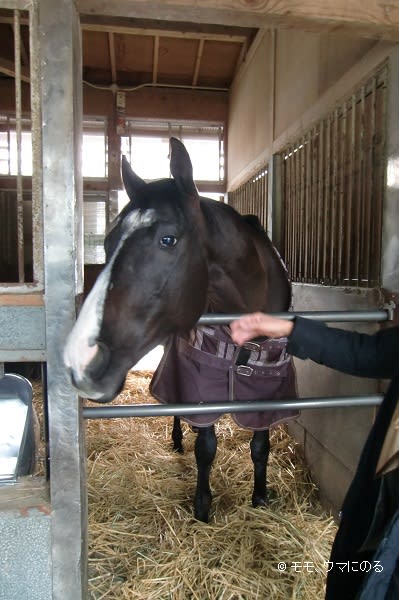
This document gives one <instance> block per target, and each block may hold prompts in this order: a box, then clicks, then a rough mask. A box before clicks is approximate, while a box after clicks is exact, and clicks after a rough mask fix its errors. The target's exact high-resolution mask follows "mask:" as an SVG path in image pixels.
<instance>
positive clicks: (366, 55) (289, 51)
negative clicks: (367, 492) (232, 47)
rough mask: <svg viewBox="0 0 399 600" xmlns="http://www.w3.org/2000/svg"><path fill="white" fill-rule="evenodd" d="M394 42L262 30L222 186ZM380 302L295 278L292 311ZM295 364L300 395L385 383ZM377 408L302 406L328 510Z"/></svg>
mask: <svg viewBox="0 0 399 600" xmlns="http://www.w3.org/2000/svg"><path fill="white" fill-rule="evenodd" d="M393 47H394V45H393V44H391V45H389V44H385V43H376V42H375V41H373V40H366V39H353V38H349V37H348V36H343V35H340V34H337V35H333V34H330V35H321V34H315V33H307V32H300V31H292V30H291V31H276V32H274V33H270V32H269V33H263V34H262V36H261V39H260V40H257V44H256V47H255V48H254V53H253V55H252V56H250V57H249V59H248V61H247V62H246V64H245V66H244V67H243V71H242V73H240V75H239V77H237V79H236V81H235V84H234V86H233V88H232V91H231V100H230V112H229V122H228V132H229V137H228V190H230V191H233V190H234V189H236V188H237V187H239V186H240V185H241V184H242V183H243V182H246V181H248V180H250V177H251V176H252V174H253V173H255V172H256V170H257V169H258V168H259V167H260V166H261V165H265V164H267V163H268V161H269V160H270V159H271V157H272V156H273V155H274V154H275V153H278V152H281V151H282V150H283V149H284V148H285V145H286V144H287V143H288V142H289V141H294V140H297V139H299V138H300V135H301V134H303V133H304V132H305V131H306V130H308V129H309V128H310V127H311V126H312V125H314V124H315V123H316V122H317V121H318V120H320V119H321V118H323V117H325V116H326V115H327V114H329V113H330V112H331V110H332V109H333V108H334V107H335V106H336V105H337V103H338V102H340V101H341V100H342V98H343V97H346V96H347V95H348V94H351V93H352V92H353V91H354V89H355V88H356V87H357V86H358V85H359V82H361V81H362V80H364V79H365V78H367V79H368V78H369V77H370V74H371V73H373V72H374V70H375V69H376V68H377V66H379V65H380V64H381V63H382V62H383V61H384V60H386V58H387V56H388V55H389V53H390V52H391V51H392V49H393ZM254 82H256V87H255V85H254ZM262 138H263V140H262ZM272 171H273V170H272ZM273 173H274V171H273V172H271V173H269V179H270V181H269V191H270V196H269V205H270V207H272V206H273V204H272V203H271V202H270V199H271V198H273V202H274V203H275V202H276V198H278V196H279V192H278V190H277V191H276V190H275V189H273V186H274V185H275V183H273V180H274V175H273ZM265 202H266V199H265ZM271 210H273V209H272V208H271ZM384 210H385V211H386V207H385V209H384ZM390 289H392V288H390ZM383 302H384V298H382V293H381V291H380V290H373V289H363V290H359V289H356V288H339V287H327V286H325V285H323V286H322V285H311V284H301V283H294V285H293V310H295V311H307V310H360V309H362V310H367V309H375V308H381V306H382V304H383ZM346 327H347V328H349V329H356V330H358V331H364V332H367V333H373V332H374V331H376V330H377V329H378V328H379V327H380V324H377V323H374V324H369V325H364V324H361V323H353V324H350V325H347V326H346ZM295 364H296V371H297V382H298V392H299V395H300V396H301V397H311V396H330V397H331V396H342V395H363V394H371V393H376V392H379V391H381V390H383V387H384V383H385V382H381V381H375V380H370V379H360V378H355V377H350V376H347V375H343V374H340V373H337V372H335V371H332V370H331V369H327V368H325V367H322V366H320V365H316V364H315V363H312V362H311V361H301V360H296V361H295ZM374 415H375V409H374V408H361V409H339V410H337V409H322V410H321V409H318V410H312V411H302V414H301V416H300V418H299V419H298V420H296V421H295V422H293V423H291V424H290V430H291V432H292V433H293V434H294V436H295V437H296V439H297V440H298V442H299V443H300V444H301V446H302V448H303V452H304V455H305V458H306V461H307V464H308V465H309V467H310V470H311V473H312V475H313V478H314V480H315V482H316V483H317V484H319V489H320V494H321V497H322V499H323V500H324V501H325V505H326V506H327V507H328V508H330V509H331V510H332V511H333V513H334V514H335V515H337V514H338V512H339V510H340V507H341V505H342V501H343V498H344V496H345V493H346V491H347V488H348V485H349V483H350V481H351V480H352V478H353V475H354V472H355V469H356V466H357V463H358V460H359V456H360V452H361V449H362V447H363V445H364V442H365V439H366V437H367V435H368V432H369V431H370V427H371V425H372V423H373V419H374Z"/></svg>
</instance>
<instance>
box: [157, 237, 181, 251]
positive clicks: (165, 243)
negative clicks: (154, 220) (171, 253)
mask: <svg viewBox="0 0 399 600" xmlns="http://www.w3.org/2000/svg"><path fill="white" fill-rule="evenodd" d="M176 244H177V237H175V236H174V235H164V236H163V237H161V239H160V240H159V245H160V246H161V247H162V248H173V246H176Z"/></svg>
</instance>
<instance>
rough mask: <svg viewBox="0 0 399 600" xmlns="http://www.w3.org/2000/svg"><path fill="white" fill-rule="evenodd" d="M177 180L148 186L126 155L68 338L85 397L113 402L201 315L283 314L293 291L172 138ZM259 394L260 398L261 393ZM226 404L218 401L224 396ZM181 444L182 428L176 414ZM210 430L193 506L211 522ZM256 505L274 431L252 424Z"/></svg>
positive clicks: (264, 246) (204, 431)
mask: <svg viewBox="0 0 399 600" xmlns="http://www.w3.org/2000/svg"><path fill="white" fill-rule="evenodd" d="M170 147H171V156H170V168H171V173H172V175H173V178H171V179H164V180H159V181H153V182H150V183H145V182H144V181H143V180H142V179H141V178H140V177H138V176H137V175H136V174H135V173H134V172H133V171H132V169H131V167H130V165H129V164H128V162H127V161H126V159H125V158H123V161H122V176H123V181H124V185H125V188H126V191H127V193H128V195H129V198H130V202H129V204H128V205H127V206H126V207H125V208H124V209H123V211H122V212H121V213H120V215H119V216H118V217H117V219H116V220H115V222H114V224H113V226H112V228H111V230H110V231H109V232H108V234H107V237H106V241H105V249H106V257H107V258H106V265H105V267H104V269H103V271H102V272H101V274H100V275H99V277H98V279H97V281H96V283H95V285H94V287H93V289H92V290H91V292H90V294H89V296H88V297H87V298H86V300H85V302H84V304H83V307H82V309H81V311H80V314H79V317H78V320H77V321H76V324H75V326H74V328H73V330H72V332H71V333H70V335H69V338H68V340H67V344H66V347H65V353H64V360H65V365H66V367H67V368H68V370H69V373H70V377H71V380H72V383H73V385H74V386H75V387H76V389H77V390H78V391H79V394H80V395H81V396H83V397H87V398H90V399H92V400H94V401H96V402H110V401H111V400H112V399H113V398H115V396H116V395H117V394H118V393H119V392H120V391H121V389H122V388H123V385H124V381H125V378H126V374H127V372H128V370H129V369H130V368H131V367H132V366H133V365H134V364H136V363H137V362H138V361H139V359H140V358H142V357H143V356H144V355H145V354H146V353H147V352H149V351H150V350H151V349H152V348H154V347H155V346H156V345H158V344H163V343H164V342H165V340H167V339H171V337H173V336H175V334H178V333H179V332H186V333H187V332H189V331H190V330H192V328H193V327H194V326H195V324H196V322H197V320H198V318H199V317H200V316H201V314H202V313H204V312H214V313H244V312H252V311H258V310H262V311H268V312H278V311H286V310H288V308H289V305H290V301H291V287H290V283H289V280H288V278H287V273H286V270H285V267H284V265H283V264H282V262H281V259H280V257H279V256H278V254H277V252H276V251H275V249H274V247H273V245H272V244H271V242H270V240H269V239H268V237H267V236H266V234H265V233H264V232H263V230H261V228H260V227H256V226H254V224H253V223H251V220H250V219H246V218H244V217H242V216H241V215H239V214H238V213H237V212H236V211H235V210H233V209H232V208H231V207H230V206H228V205H226V204H223V203H220V202H217V201H213V200H210V199H208V198H203V197H200V196H199V194H198V191H197V188H196V186H195V183H194V180H193V169H192V164H191V161H190V157H189V155H188V153H187V151H186V149H185V147H184V145H183V144H182V143H181V142H180V141H179V140H177V139H175V138H172V139H171V140H170ZM260 397H262V396H260ZM219 400H222V398H219ZM174 441H175V448H176V449H178V450H181V430H180V426H179V420H178V419H175V427H174ZM216 445H217V443H216V436H215V431H214V426H213V424H212V425H209V426H203V427H199V429H198V436H197V439H196V444H195V456H196V460H197V466H198V481H197V490H196V494H195V502H194V512H195V516H196V518H197V519H199V520H202V521H208V515H209V509H210V505H211V492H210V487H209V474H210V468H211V465H212V462H213V459H214V456H215V453H216ZM250 447H251V457H252V460H253V463H254V475H255V481H254V491H253V495H252V503H253V506H259V505H264V504H266V502H267V489H266V465H267V459H268V455H269V449H270V444H269V431H268V429H267V428H266V429H265V428H263V429H261V430H255V431H254V434H253V437H252V441H251V445H250Z"/></svg>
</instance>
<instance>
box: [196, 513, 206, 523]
mask: <svg viewBox="0 0 399 600" xmlns="http://www.w3.org/2000/svg"><path fill="white" fill-rule="evenodd" d="M194 519H196V520H197V521H200V522H201V523H209V515H208V513H199V512H197V511H195V512H194Z"/></svg>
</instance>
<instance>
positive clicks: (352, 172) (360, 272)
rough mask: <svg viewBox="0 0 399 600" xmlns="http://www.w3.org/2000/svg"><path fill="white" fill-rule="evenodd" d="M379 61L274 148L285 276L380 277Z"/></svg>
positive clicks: (350, 281)
mask: <svg viewBox="0 0 399 600" xmlns="http://www.w3.org/2000/svg"><path fill="white" fill-rule="evenodd" d="M387 79H388V69H387V66H386V65H384V66H383V67H382V68H381V69H380V70H379V71H378V72H377V73H375V74H374V75H373V77H371V78H370V80H369V81H368V82H367V83H365V84H364V85H362V86H361V87H360V88H359V89H358V90H357V91H356V92H355V93H354V94H353V95H352V96H351V97H350V98H349V99H347V100H345V101H344V102H342V104H341V105H340V106H337V107H336V108H335V109H334V111H333V112H331V113H330V114H329V115H327V116H326V117H325V118H324V119H322V120H321V121H320V122H319V123H318V124H317V125H316V126H315V127H313V128H312V129H311V130H309V131H307V132H306V133H305V134H304V135H303V136H301V138H298V139H297V140H295V142H293V143H292V144H291V145H289V146H288V147H287V148H285V150H284V151H283V152H282V155H281V156H282V169H281V177H282V181H281V189H282V194H283V249H282V254H283V257H284V259H285V261H286V263H287V266H288V269H289V272H290V275H291V278H292V280H293V281H298V282H303V283H317V284H322V285H342V286H355V287H373V286H378V285H379V283H380V259H381V222H382V199H383V193H384V160H385V103H386V91H387Z"/></svg>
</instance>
